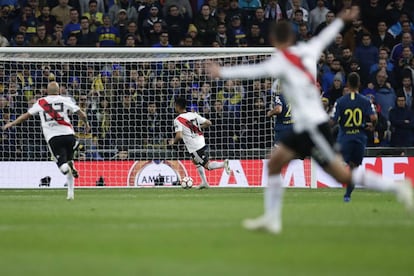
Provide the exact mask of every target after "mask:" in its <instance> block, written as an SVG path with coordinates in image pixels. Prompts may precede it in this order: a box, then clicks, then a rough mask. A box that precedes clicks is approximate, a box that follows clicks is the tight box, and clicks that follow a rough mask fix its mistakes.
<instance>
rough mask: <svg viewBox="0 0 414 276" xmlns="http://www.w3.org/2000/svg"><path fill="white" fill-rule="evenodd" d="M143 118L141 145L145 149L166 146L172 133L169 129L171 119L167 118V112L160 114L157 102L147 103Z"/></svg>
mask: <svg viewBox="0 0 414 276" xmlns="http://www.w3.org/2000/svg"><path fill="white" fill-rule="evenodd" d="M144 118H145V120H143V121H142V123H143V126H142V133H141V134H142V137H143V140H144V141H143V145H144V146H147V147H162V146H166V145H167V144H168V139H169V137H170V135H171V134H170V133H171V132H172V129H171V127H170V126H171V123H170V122H171V120H172V117H171V116H168V113H167V112H163V111H162V112H161V113H160V112H159V107H158V106H157V102H149V103H148V106H147V110H146V113H145V114H144Z"/></svg>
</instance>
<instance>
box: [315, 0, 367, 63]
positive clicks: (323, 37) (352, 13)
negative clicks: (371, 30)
mask: <svg viewBox="0 0 414 276" xmlns="http://www.w3.org/2000/svg"><path fill="white" fill-rule="evenodd" d="M358 16H359V8H358V7H357V6H353V7H352V8H351V9H343V10H342V11H340V12H339V13H338V15H337V19H335V20H334V21H333V22H332V23H331V24H329V25H328V26H327V27H326V28H324V29H323V30H322V32H320V34H319V35H317V36H314V37H313V38H312V39H311V40H310V41H309V44H308V45H309V47H310V49H311V52H310V53H311V54H314V55H316V57H317V58H319V56H320V53H321V52H322V51H323V50H324V49H326V48H327V47H328V46H329V45H330V44H331V43H332V42H333V41H334V39H335V37H336V36H337V35H338V33H339V32H340V31H341V30H342V28H343V26H344V23H347V22H351V21H353V20H355V19H357V18H358Z"/></svg>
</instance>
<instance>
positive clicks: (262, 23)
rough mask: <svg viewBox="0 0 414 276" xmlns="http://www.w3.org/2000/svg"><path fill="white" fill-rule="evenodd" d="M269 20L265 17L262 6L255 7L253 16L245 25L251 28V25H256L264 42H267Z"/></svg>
mask: <svg viewBox="0 0 414 276" xmlns="http://www.w3.org/2000/svg"><path fill="white" fill-rule="evenodd" d="M269 24H270V20H268V19H266V18H265V11H264V9H263V8H257V9H256V11H255V12H254V16H253V17H252V18H251V19H250V20H249V22H248V24H247V26H248V28H251V26H252V25H258V26H259V29H260V33H261V34H262V36H263V37H264V38H265V43H267V36H268V32H269Z"/></svg>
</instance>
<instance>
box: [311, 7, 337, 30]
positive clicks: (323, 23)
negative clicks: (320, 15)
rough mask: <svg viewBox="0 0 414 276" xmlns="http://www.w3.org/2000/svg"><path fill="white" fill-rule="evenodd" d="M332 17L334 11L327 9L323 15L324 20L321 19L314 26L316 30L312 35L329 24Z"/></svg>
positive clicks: (333, 17)
mask: <svg viewBox="0 0 414 276" xmlns="http://www.w3.org/2000/svg"><path fill="white" fill-rule="evenodd" d="M334 19H335V13H334V12H333V11H328V12H327V13H326V16H325V21H323V22H322V23H320V24H319V25H318V26H317V27H316V30H315V31H314V33H313V35H317V34H319V33H320V32H321V31H322V30H323V29H324V28H326V26H328V25H329V24H331V23H332V21H334Z"/></svg>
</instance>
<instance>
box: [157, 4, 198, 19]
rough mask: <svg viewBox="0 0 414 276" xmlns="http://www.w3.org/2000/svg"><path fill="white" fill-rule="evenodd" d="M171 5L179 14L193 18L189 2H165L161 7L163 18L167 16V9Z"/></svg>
mask: <svg viewBox="0 0 414 276" xmlns="http://www.w3.org/2000/svg"><path fill="white" fill-rule="evenodd" d="M171 5H176V6H177V7H178V10H179V12H180V14H182V15H187V16H188V17H189V18H190V19H191V18H193V10H192V9H191V5H190V1H189V0H165V1H164V7H163V14H164V16H167V14H168V9H169V8H170V6H171Z"/></svg>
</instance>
